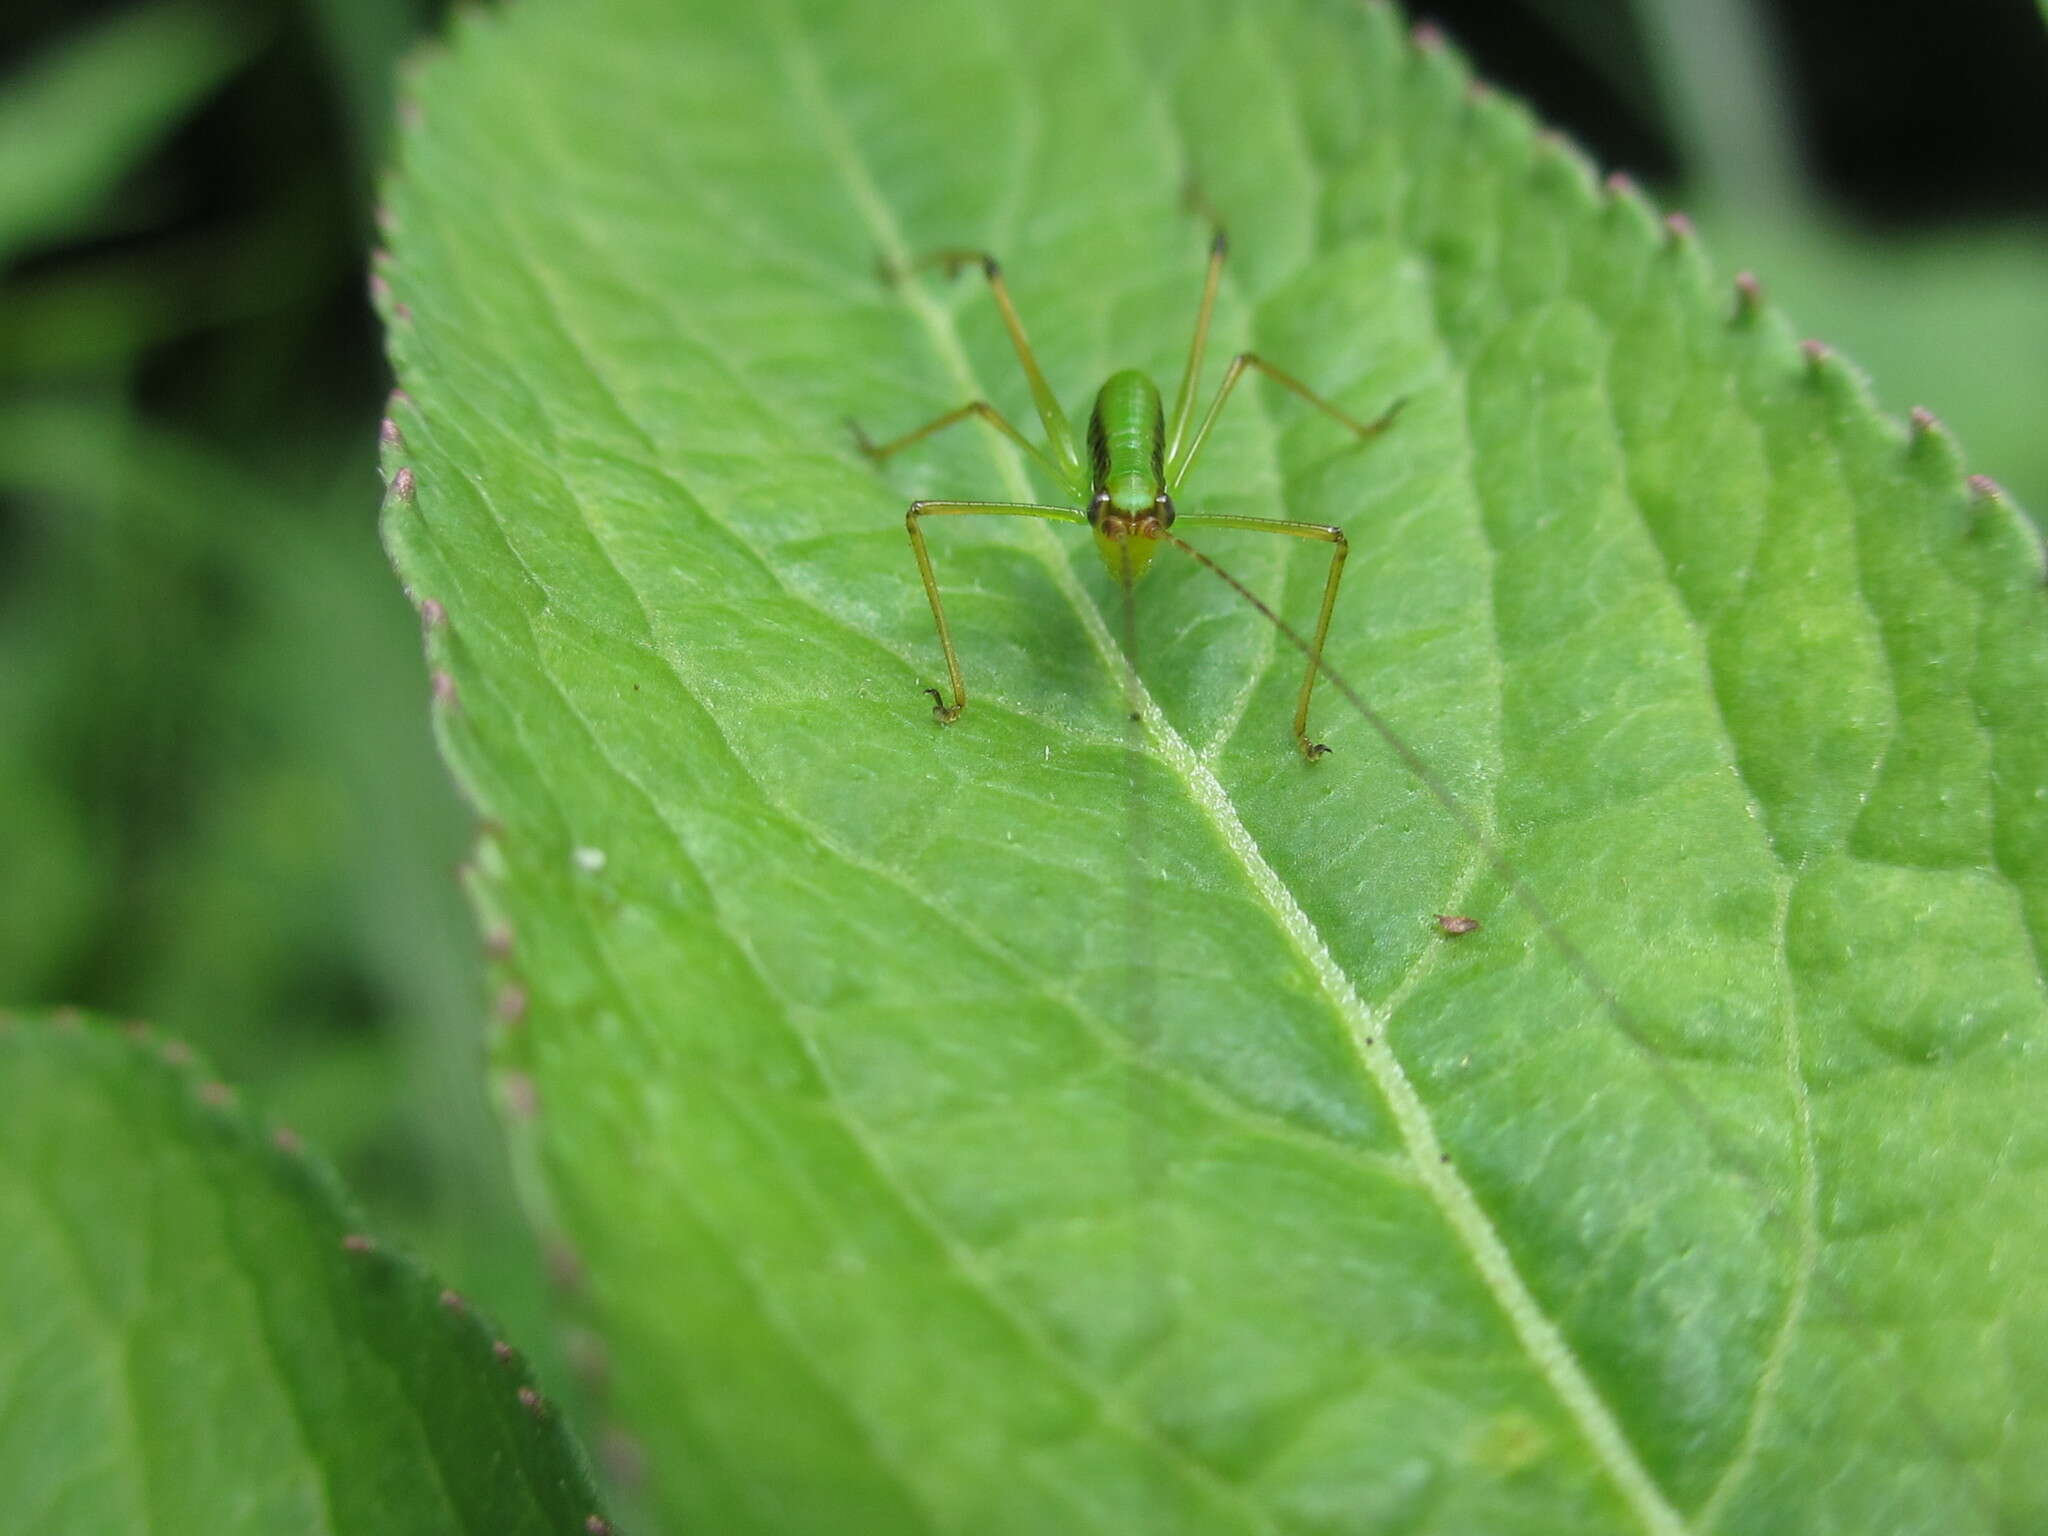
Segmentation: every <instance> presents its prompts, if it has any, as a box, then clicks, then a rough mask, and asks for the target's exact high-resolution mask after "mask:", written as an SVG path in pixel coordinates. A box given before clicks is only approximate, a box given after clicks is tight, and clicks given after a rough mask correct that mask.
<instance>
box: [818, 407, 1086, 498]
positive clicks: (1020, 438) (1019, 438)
mask: <svg viewBox="0 0 2048 1536" xmlns="http://www.w3.org/2000/svg"><path fill="white" fill-rule="evenodd" d="M970 416H979V417H980V418H981V419H982V420H983V421H985V422H987V423H988V424H989V425H990V426H992V427H994V428H995V429H996V430H997V431H998V432H1000V433H1002V434H1003V436H1005V437H1007V438H1008V439H1009V440H1010V441H1011V442H1013V443H1015V444H1016V445H1017V446H1018V447H1019V448H1022V449H1023V450H1024V451H1025V452H1026V453H1028V454H1030V455H1031V456H1032V457H1033V458H1034V459H1036V460H1038V462H1039V463H1041V464H1043V465H1044V466H1045V467H1046V468H1047V469H1049V470H1051V471H1052V476H1053V478H1054V479H1055V480H1060V481H1064V480H1066V478H1067V474H1066V471H1065V470H1063V469H1061V468H1060V467H1059V465H1057V464H1055V463H1054V462H1053V461H1052V460H1051V459H1050V458H1049V457H1047V455H1046V452H1045V450H1044V449H1043V448H1041V447H1039V446H1038V444H1036V443H1034V442H1032V441H1031V439H1030V438H1028V437H1026V436H1025V435H1024V434H1023V433H1022V432H1019V431H1018V430H1017V429H1016V427H1014V426H1013V425H1011V423H1010V421H1009V419H1008V418H1007V417H1005V416H1004V415H1003V413H1002V412H1001V411H999V410H997V409H996V408H995V407H994V406H992V405H990V404H989V403H988V402H987V401H986V400H973V401H970V402H968V403H967V404H966V405H963V406H961V407H960V409H959V410H957V411H948V412H946V414H945V415H943V416H940V417H938V418H937V419H936V420H933V421H928V422H926V423H925V424H924V425H923V426H921V427H919V428H918V429H917V430H916V431H915V432H906V433H904V434H903V435H902V436H901V437H898V438H892V439H890V440H889V441H888V442H886V443H877V442H874V441H872V440H871V439H870V438H869V437H868V435H867V433H865V432H863V431H862V430H861V427H860V423H859V422H857V421H849V422H848V423H847V425H848V426H850V427H852V428H853V437H854V441H855V443H857V444H858V445H859V447H860V451H861V452H862V453H864V454H866V455H867V456H868V457H869V458H870V459H873V460H874V461H875V462H876V463H877V464H880V463H881V462H882V461H883V460H885V459H887V458H888V457H889V456H890V455H891V454H894V453H896V452H898V451H899V450H901V449H904V448H908V447H909V446H910V445H911V444H912V443H915V442H919V441H921V440H922V439H924V438H927V437H930V436H932V435H933V434H935V433H939V432H943V431H945V430H946V428H948V427H950V426H952V425H954V424H955V423H956V422H962V421H965V420H967V418H968V417H970Z"/></svg>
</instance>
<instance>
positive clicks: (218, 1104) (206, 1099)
mask: <svg viewBox="0 0 2048 1536" xmlns="http://www.w3.org/2000/svg"><path fill="white" fill-rule="evenodd" d="M199 1102H200V1103H202V1104H204V1105H205V1106H206V1107H207V1108H208V1109H231V1108H233V1107H234V1103H235V1090H234V1089H232V1088H230V1087H229V1086H228V1085H227V1084H226V1083H223V1082H221V1081H219V1080H218V1079H213V1080H210V1081H207V1082H204V1083H201V1084H200V1085H199Z"/></svg>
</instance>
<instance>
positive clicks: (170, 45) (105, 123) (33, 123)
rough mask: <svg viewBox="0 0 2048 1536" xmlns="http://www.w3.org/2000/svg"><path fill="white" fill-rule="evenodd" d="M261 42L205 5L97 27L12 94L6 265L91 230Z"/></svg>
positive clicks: (16, 81)
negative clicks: (110, 199) (146, 160)
mask: <svg viewBox="0 0 2048 1536" xmlns="http://www.w3.org/2000/svg"><path fill="white" fill-rule="evenodd" d="M259 40H260V33H252V32H251V30H250V27H249V24H248V22H247V21H246V20H245V19H244V20H237V19H236V18H235V17H234V15H233V13H231V12H230V11H228V10H226V9H224V8H222V7H219V6H213V5H205V4H200V3H197V0H156V3H152V4H144V5H137V6H133V7H131V8H130V9H127V10H123V11H120V12H117V13H116V14H114V15H113V16H111V17H109V18H107V19H106V20H103V21H99V22H97V23H95V24H94V25H93V27H92V29H91V30H90V31H87V32H83V33H81V34H79V35H78V36H76V37H73V38H71V39H69V40H68V41H67V42H65V43H64V44H62V45H60V46H59V47H57V48H55V49H53V50H52V51H50V52H49V53H47V54H45V55H44V56H42V57H40V58H37V59H35V60H32V61H31V62H30V63H29V64H27V65H26V66H24V67H23V68H22V69H21V70H20V71H19V72H17V73H16V74H15V75H13V76H12V77H10V78H9V79H8V80H7V81H6V82H5V85H4V87H0V262H5V261H7V260H8V259H10V258H12V257H14V256H15V255H17V254H19V253H20V252H22V251H23V250H25V249H27V248H30V247H32V246H34V245H37V244H41V243H45V242H48V241H51V240H56V239H61V238H62V237H64V236H65V235H67V234H70V233H73V232H74V231H76V230H77V229H78V228H79V227H80V226H81V225H83V224H85V223H87V222H88V221H89V220H90V219H91V218H92V217H93V215H94V213H95V210H96V209H97V208H98V206H99V204H100V201H101V199H103V198H104V197H105V196H106V195H107V193H108V192H109V191H110V190H112V188H113V186H114V184H115V182H116V181H117V180H118V179H119V178H120V177H121V176H122V175H123V174H124V173H125V172H126V171H127V170H128V169H129V168H130V167H131V166H132V165H134V163H135V161H136V160H137V158H138V157H140V156H141V155H142V154H144V153H145V152H146V151H147V150H148V149H149V148H150V147H151V146H152V145H153V144H155V143H156V141H157V140H158V139H159V138H161V137H162V136H163V134H164V133H165V132H166V131H168V130H169V129H170V128H171V127H172V126H173V125H174V124H175V123H176V122H177V121H178V119H179V118H180V117H182V116H183V115H184V114H185V113H186V112H188V111H190V110H191V109H192V107H194V106H195V105H196V104H197V103H199V102H200V101H202V100H204V99H205V97H206V95H207V93H208V92H210V91H211V90H212V89H213V88H214V86H216V85H217V84H219V83H220V81H221V80H223V79H224V78H226V77H227V75H228V74H229V73H231V72H232V71H233V70H234V68H235V67H236V66H237V65H238V64H240V63H241V61H242V60H243V59H244V58H245V57H247V56H248V54H249V52H250V50H251V48H252V46H253V45H254V44H255V43H256V42H257V41H259Z"/></svg>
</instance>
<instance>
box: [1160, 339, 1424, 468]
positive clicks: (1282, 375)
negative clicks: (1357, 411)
mask: <svg viewBox="0 0 2048 1536" xmlns="http://www.w3.org/2000/svg"><path fill="white" fill-rule="evenodd" d="M1248 368H1256V369H1258V370H1259V372H1261V373H1263V374H1264V375H1265V376H1266V377H1267V378H1269V379H1271V380H1272V381H1273V382H1274V383H1276V384H1278V385H1280V386H1281V387H1282V388H1283V389H1287V390H1290V391H1292V392H1293V393H1294V394H1297V395H1299V396H1301V398H1302V399H1304V400H1306V401H1307V402H1308V403H1309V404H1310V405H1312V406H1314V407H1315V408H1316V409H1317V410H1319V411H1321V412H1322V413H1323V414H1324V415H1325V416H1328V417H1329V418H1330V419H1331V420H1332V421H1336V422H1341V423H1342V424H1343V425H1344V426H1347V427H1349V428H1350V429H1351V430H1352V431H1353V432H1355V433H1357V434H1358V436H1359V438H1360V439H1361V440H1365V439H1370V438H1375V437H1378V436H1379V435H1380V434H1381V433H1382V432H1384V431H1386V430H1387V428H1389V427H1391V426H1392V425H1393V424H1394V418H1395V417H1396V416H1398V415H1400V414H1401V407H1402V406H1404V405H1406V404H1407V403H1408V402H1407V401H1406V400H1396V401H1395V402H1394V403H1393V404H1392V405H1390V406H1388V407H1387V408H1386V410H1384V411H1382V412H1381V413H1380V414H1379V415H1377V416H1375V417H1374V418H1373V419H1372V420H1371V421H1360V420H1359V419H1358V418H1357V417H1356V416H1353V415H1352V414H1351V413H1350V412H1349V411H1345V410H1340V409H1339V408H1338V407H1337V406H1334V405H1332V404H1331V403H1330V402H1329V401H1327V400H1325V399H1324V398H1323V397H1322V396H1321V395H1319V394H1317V393H1316V392H1315V391H1314V390H1312V389H1310V388H1309V387H1308V386H1307V385H1306V384H1304V383H1302V382H1301V380H1299V379H1297V378H1296V377H1295V376H1294V375H1293V374H1291V373H1288V372H1286V371H1285V370H1283V369H1279V368H1275V367H1274V366H1273V365H1272V364H1271V363H1269V362H1267V361H1266V360H1265V359H1264V358H1263V357H1260V356H1259V355H1258V353H1256V352H1240V353H1238V354H1237V356H1235V357H1233V358H1232V359H1231V360H1230V367H1229V368H1228V369H1226V370H1225V371H1224V374H1223V382H1222V384H1220V385H1218V386H1217V389H1216V398H1215V399H1214V400H1212V401H1210V402H1209V410H1208V413H1207V414H1206V415H1204V416H1203V417H1202V424H1201V426H1200V427H1198V428H1197V429H1196V430H1195V435H1194V436H1193V437H1192V438H1191V439H1190V440H1189V441H1188V443H1187V444H1186V446H1185V447H1183V448H1181V449H1180V451H1179V455H1178V457H1176V458H1174V459H1172V460H1171V461H1170V462H1169V463H1168V464H1167V466H1166V481H1167V486H1168V488H1169V489H1172V490H1176V491H1177V490H1179V489H1180V486H1181V482H1182V481H1183V480H1185V479H1187V476H1188V471H1189V470H1191V469H1193V468H1194V464H1195V456H1196V455H1197V454H1199V453H1200V452H1201V451H1202V444H1203V443H1204V442H1205V441H1207V440H1208V436H1209V429H1210V428H1211V427H1213V426H1215V425H1216V418H1217V417H1218V416H1219V415H1221V414H1222V411H1223V403H1224V402H1225V401H1226V400H1228V399H1229V398H1230V392H1231V391H1232V390H1233V389H1235V388H1237V381H1238V380H1239V379H1241V378H1243V377H1244V374H1245V370H1246V369H1248Z"/></svg>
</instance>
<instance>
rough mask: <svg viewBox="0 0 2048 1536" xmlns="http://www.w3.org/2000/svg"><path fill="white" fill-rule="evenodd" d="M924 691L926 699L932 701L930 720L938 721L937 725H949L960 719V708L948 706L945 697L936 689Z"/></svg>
mask: <svg viewBox="0 0 2048 1536" xmlns="http://www.w3.org/2000/svg"><path fill="white" fill-rule="evenodd" d="M924 691H925V695H926V697H928V698H929V699H930V700H931V701H932V718H933V719H934V720H936V721H938V722H939V724H941V725H951V724H952V723H953V722H954V721H955V720H958V719H959V718H960V706H959V705H957V704H948V703H947V702H946V696H945V695H944V694H943V693H940V692H939V690H938V689H936V688H927V689H925V690H924Z"/></svg>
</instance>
